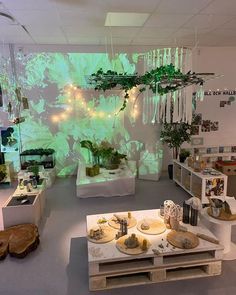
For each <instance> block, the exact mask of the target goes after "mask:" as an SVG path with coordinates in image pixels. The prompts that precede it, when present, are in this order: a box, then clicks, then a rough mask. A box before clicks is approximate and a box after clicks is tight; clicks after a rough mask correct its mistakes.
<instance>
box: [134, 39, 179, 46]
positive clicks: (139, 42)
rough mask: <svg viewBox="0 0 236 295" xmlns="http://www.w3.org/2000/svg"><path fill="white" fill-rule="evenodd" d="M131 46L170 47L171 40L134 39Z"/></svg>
mask: <svg viewBox="0 0 236 295" xmlns="http://www.w3.org/2000/svg"><path fill="white" fill-rule="evenodd" d="M132 45H157V46H172V45H173V40H171V39H161V38H135V39H134V40H133V41H132Z"/></svg>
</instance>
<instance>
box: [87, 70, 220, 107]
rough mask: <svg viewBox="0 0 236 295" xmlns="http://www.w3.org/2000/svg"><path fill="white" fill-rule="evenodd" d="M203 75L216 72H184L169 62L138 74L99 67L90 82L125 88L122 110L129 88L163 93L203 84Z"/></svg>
mask: <svg viewBox="0 0 236 295" xmlns="http://www.w3.org/2000/svg"><path fill="white" fill-rule="evenodd" d="M203 75H214V74H213V73H204V74H203V73H199V74H196V73H194V72H191V71H189V72H188V73H186V74H183V73H182V72H181V71H180V70H179V69H176V68H175V67H174V66H173V64H169V65H165V66H161V67H157V68H156V69H153V70H151V71H150V72H146V73H145V74H144V75H138V73H134V74H127V73H117V72H116V71H111V70H108V71H107V72H103V70H102V69H99V70H98V71H97V72H96V73H93V74H92V75H91V76H90V79H89V81H90V84H91V85H93V86H94V89H95V90H102V91H106V90H111V89H113V88H117V87H118V88H119V89H121V90H124V92H125V94H124V101H123V104H122V106H121V108H120V111H122V110H124V109H125V108H126V105H127V101H128V99H129V90H131V89H132V88H133V87H137V88H138V91H139V93H142V92H143V91H145V90H147V89H150V90H152V92H153V93H158V94H160V95H163V94H166V93H168V92H174V91H176V90H177V89H180V88H183V87H186V86H189V85H192V84H195V85H203V83H204V82H205V80H204V79H203Z"/></svg>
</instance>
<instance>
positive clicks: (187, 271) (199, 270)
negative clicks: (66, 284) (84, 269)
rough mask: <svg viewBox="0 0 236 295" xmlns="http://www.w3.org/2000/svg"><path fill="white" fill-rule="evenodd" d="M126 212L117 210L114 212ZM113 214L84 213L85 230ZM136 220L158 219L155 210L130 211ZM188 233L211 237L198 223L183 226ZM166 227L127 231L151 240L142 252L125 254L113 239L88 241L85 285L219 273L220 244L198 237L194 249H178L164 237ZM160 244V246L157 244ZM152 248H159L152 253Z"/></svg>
mask: <svg viewBox="0 0 236 295" xmlns="http://www.w3.org/2000/svg"><path fill="white" fill-rule="evenodd" d="M124 213H125V214H127V212H118V214H124ZM113 214H114V213H104V214H99V215H89V216H87V231H88V232H89V230H90V229H91V228H92V227H94V226H96V225H97V221H98V219H100V218H102V217H105V218H106V219H107V220H109V218H111V217H112V216H113ZM131 214H132V216H133V217H135V218H136V220H137V221H140V220H142V219H143V218H145V217H149V218H157V219H161V217H160V216H159V209H154V210H142V211H132V212H131ZM184 226H186V227H187V229H188V230H189V231H191V232H195V233H202V234H205V235H208V236H211V237H215V236H214V235H213V234H212V233H211V232H210V231H209V230H208V229H207V228H206V227H205V226H204V225H203V224H202V223H201V222H199V224H198V226H191V225H189V224H187V225H184ZM169 231H170V230H166V231H165V232H164V233H162V234H160V235H147V234H143V233H140V232H139V231H138V230H137V228H136V226H135V227H132V228H130V229H128V234H131V233H136V234H139V235H142V236H144V237H145V238H147V239H148V240H149V241H150V242H151V247H150V248H149V249H148V251H147V252H146V253H143V254H140V255H127V254H124V253H121V252H120V251H119V250H118V249H117V248H116V240H113V241H111V242H108V243H105V244H95V243H92V242H90V241H89V240H88V241H87V243H88V264H89V287H90V290H102V289H109V288H116V287H123V286H131V285H140V284H147V283H158V282H163V281H172V280H181V279H193V278H199V277H207V276H214V275H219V274H220V273H221V261H222V255H223V253H222V252H223V246H222V245H217V244H213V243H210V242H208V241H206V240H202V239H199V245H198V246H197V247H196V248H194V249H178V248H175V247H173V246H171V245H170V244H167V240H166V236H167V233H168V232H169ZM160 244H162V245H164V246H163V248H162V247H161V248H160V247H159V246H160ZM152 249H157V250H159V251H160V254H159V255H155V254H154V253H153V251H152Z"/></svg>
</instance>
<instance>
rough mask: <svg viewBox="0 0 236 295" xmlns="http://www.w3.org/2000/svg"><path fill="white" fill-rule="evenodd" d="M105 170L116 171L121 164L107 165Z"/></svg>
mask: <svg viewBox="0 0 236 295" xmlns="http://www.w3.org/2000/svg"><path fill="white" fill-rule="evenodd" d="M105 168H106V169H107V170H115V169H118V168H119V164H112V163H110V164H106V166H105Z"/></svg>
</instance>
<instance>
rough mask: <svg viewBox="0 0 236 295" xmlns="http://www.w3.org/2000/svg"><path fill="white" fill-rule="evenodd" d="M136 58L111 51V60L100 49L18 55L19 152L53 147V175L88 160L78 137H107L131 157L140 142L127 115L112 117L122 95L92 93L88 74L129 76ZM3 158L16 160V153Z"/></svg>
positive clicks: (106, 138)
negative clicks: (22, 99) (24, 106)
mask: <svg viewBox="0 0 236 295" xmlns="http://www.w3.org/2000/svg"><path fill="white" fill-rule="evenodd" d="M138 61H139V55H138V54H133V55H131V56H128V55H127V54H117V55H115V56H114V58H113V59H110V58H109V56H108V55H107V54H105V53H31V54H27V55H24V56H23V55H20V54H18V55H17V61H16V65H17V72H18V80H19V84H20V85H21V88H22V91H23V94H24V95H26V96H27V97H28V98H29V102H30V109H29V110H24V111H22V114H21V115H22V116H24V117H25V118H26V120H25V122H24V123H22V124H21V128H20V131H21V140H22V146H23V150H25V149H31V148H39V147H42V148H53V149H55V151H56V163H57V170H58V174H59V175H68V174H72V173H73V172H75V169H76V166H77V164H78V159H84V160H86V161H88V160H89V157H88V152H87V150H86V149H82V148H81V147H80V144H79V142H80V141H81V140H84V139H89V140H91V141H95V142H101V141H103V140H107V141H109V142H110V143H112V144H113V145H114V146H115V147H116V148H118V149H119V151H120V152H122V153H126V154H127V155H128V158H135V157H136V158H137V154H138V153H139V154H140V151H141V150H143V149H144V144H143V142H141V141H139V140H136V139H135V138H132V136H131V134H130V129H131V128H132V117H131V116H126V115H127V113H126V115H125V114H124V113H120V114H119V115H115V114H116V113H117V111H118V110H119V108H120V106H121V105H122V93H120V92H117V91H113V93H105V94H104V93H102V92H100V93H95V91H94V90H93V89H91V86H90V85H89V84H88V77H89V76H90V75H91V74H92V73H94V72H96V71H97V70H98V69H99V68H103V70H104V71H106V70H109V69H113V70H115V71H117V72H127V73H130V74H132V73H134V72H135V71H137V69H136V68H137V63H138ZM131 109H132V107H130V108H128V110H127V112H130V111H131ZM124 116H126V117H124ZM149 156H150V155H149ZM9 157H10V158H12V159H14V161H15V160H16V155H8V159H9ZM153 157H155V155H153ZM145 169H147V170H150V167H146V168H145Z"/></svg>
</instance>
